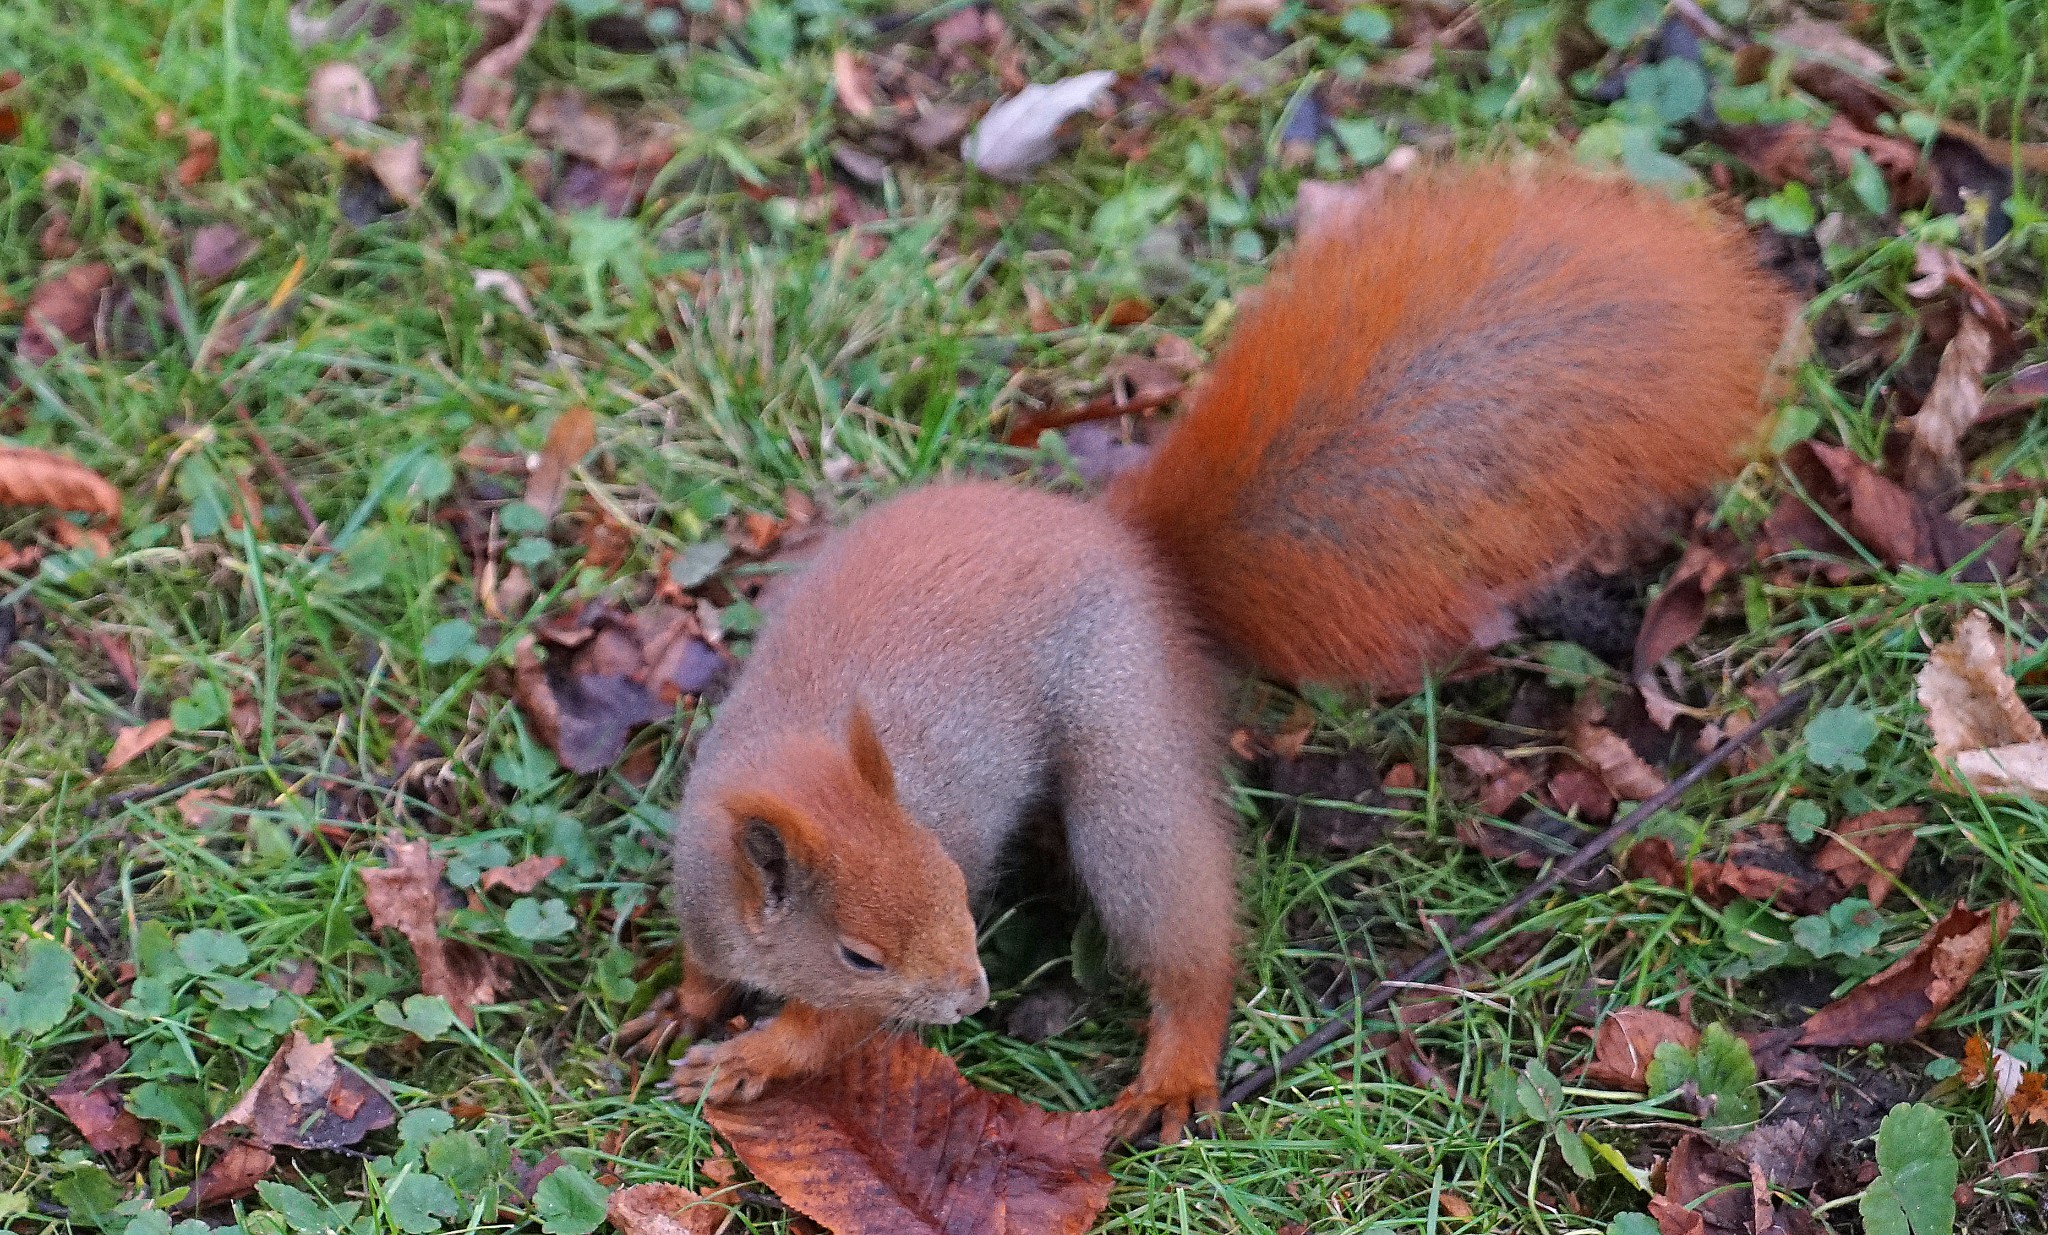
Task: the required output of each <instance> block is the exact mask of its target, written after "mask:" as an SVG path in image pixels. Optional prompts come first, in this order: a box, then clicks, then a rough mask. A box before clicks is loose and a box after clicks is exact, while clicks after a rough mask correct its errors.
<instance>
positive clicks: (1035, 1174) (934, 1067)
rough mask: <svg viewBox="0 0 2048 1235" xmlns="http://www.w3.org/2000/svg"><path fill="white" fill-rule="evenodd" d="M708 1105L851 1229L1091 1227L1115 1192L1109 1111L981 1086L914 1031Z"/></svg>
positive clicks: (783, 1180) (995, 1233) (998, 1233)
mask: <svg viewBox="0 0 2048 1235" xmlns="http://www.w3.org/2000/svg"><path fill="white" fill-rule="evenodd" d="M705 1115H706V1116H707V1117H708V1118H709V1119H710V1120H711V1125H712V1126H713V1127H715V1128H717V1129H718V1131H719V1132H720V1133H721V1134H723V1135H724V1137H725V1139H726V1140H728V1141H730V1142H732V1147H733V1149H734V1150H735V1151H736V1152H737V1153H738V1154H739V1156H740V1160H741V1161H742V1162H745V1163H746V1164H747V1168H748V1169H749V1170H751V1171H752V1172H753V1173H754V1176H755V1177H756V1178H757V1179H759V1180H760V1181H761V1182H762V1183H765V1184H767V1185H768V1186H769V1187H771V1188H773V1189H774V1190H775V1192H776V1195H778V1196H780V1197H781V1198H782V1199H783V1200H784V1201H785V1202H787V1203H788V1204H789V1205H790V1206H791V1207H792V1208H794V1209H796V1210H799V1211H801V1212H802V1213H804V1214H807V1215H809V1216H810V1217H812V1218H814V1219H816V1220H817V1221H819V1222H822V1223H824V1224H825V1225H826V1226H827V1227H830V1228H831V1229H832V1230H833V1231H835V1232H837V1233H838V1235H869V1233H874V1235H879V1233H881V1232H888V1233H889V1235H940V1233H941V1232H943V1233H944V1235H1063V1233H1064V1235H1080V1233H1081V1232H1082V1231H1085V1230H1087V1229H1088V1225H1089V1224H1090V1223H1091V1222H1093V1221H1094V1220H1095V1215H1096V1214H1098V1213H1100V1212H1102V1207H1103V1205H1104V1204H1105V1203H1106V1202H1107V1201H1108V1200H1109V1185H1110V1181H1109V1173H1108V1172H1107V1171H1105V1170H1104V1169H1103V1167H1102V1155H1103V1152H1104V1151H1105V1150H1106V1149H1107V1148H1108V1147H1109V1140H1110V1116H1109V1112H1107V1111H1089V1112H1084V1113H1082V1114H1077V1115H1068V1114H1059V1113H1056V1112H1052V1111H1045V1110H1041V1109H1039V1108H1038V1107H1035V1106H1033V1105H1031V1104H1030V1103H1028V1102H1025V1101H1023V1100H1021V1099H1019V1098H1014V1097H1011V1096H1009V1095H1007V1094H994V1093H988V1092H986V1091H984V1090H980V1089H976V1088H975V1087H974V1086H972V1085H970V1084H968V1083H967V1079H966V1078H965V1077H963V1076H961V1075H960V1072H959V1069H957V1068H955V1067H954V1066H953V1061H952V1060H950V1059H948V1058H947V1057H946V1056H944V1055H942V1054H940V1053H939V1052H937V1051H935V1050H932V1049H930V1048H929V1047H926V1046H924V1045H922V1044H921V1043H919V1042H918V1041H917V1040H916V1039H914V1038H909V1037H905V1036H903V1035H900V1034H889V1035H884V1036H882V1037H879V1038H876V1039H874V1040H873V1041H870V1042H869V1043H867V1044H866V1045H865V1046H863V1047H862V1048H861V1049H860V1050H859V1051H857V1052H855V1053H854V1054H853V1055H851V1056H849V1057H848V1058H847V1059H845V1060H844V1061H843V1062H842V1063H841V1064H840V1065H839V1067H838V1068H837V1069H836V1070H834V1071H833V1072H831V1073H830V1074H828V1075H826V1076H822V1077H819V1078H816V1079H814V1080H813V1081H811V1082H809V1083H806V1084H803V1085H792V1086H786V1087H783V1088H779V1089H771V1090H770V1091H769V1092H768V1094H767V1095H766V1096H764V1097H762V1098H760V1099H757V1100H756V1101H754V1102H750V1103H746V1104H744V1105H738V1106H729V1107H711V1108H708V1109H707V1110H706V1111H705Z"/></svg>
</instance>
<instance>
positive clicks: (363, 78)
mask: <svg viewBox="0 0 2048 1235" xmlns="http://www.w3.org/2000/svg"><path fill="white" fill-rule="evenodd" d="M379 111H380V109H379V108H378V106H377V89H376V87H374V86H372V85H371V84H370V79H369V77H368V76H367V75H365V74H364V72H363V71H362V70H361V69H359V68H357V67H356V66H355V65H353V64H350V63H349V62H348V61H346V60H330V61H328V62H327V63H326V64H323V65H321V66H320V67H319V68H317V69H314V70H313V75H312V77H310V78H308V79H307V81H306V127H307V128H309V129H311V130H313V131H314V132H315V133H318V134H319V135H320V136H322V137H348V136H351V135H352V134H354V133H355V132H356V131H357V130H358V129H359V128H360V127H361V126H363V125H366V124H374V123H376V120H377V116H378V113H379Z"/></svg>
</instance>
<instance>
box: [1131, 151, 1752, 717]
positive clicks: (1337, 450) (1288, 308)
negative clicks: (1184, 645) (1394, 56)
mask: <svg viewBox="0 0 2048 1235" xmlns="http://www.w3.org/2000/svg"><path fill="white" fill-rule="evenodd" d="M1786 307H1787V300H1786V298H1785V296H1784V295H1783V293H1782V292H1781V291H1780V290H1779V289H1778V288H1777V287H1776V286H1775V285H1774V284H1773V282H1772V281H1771V280H1770V279H1769V278H1768V276H1766V275H1765V274H1764V273H1763V272H1762V271H1761V270H1760V269H1759V267H1758V265H1757V262H1756V260H1755V259H1754V257H1753V255H1752V253H1751V249H1750V241H1749V239H1748V237H1747V236H1745V235H1744V234H1743V233H1742V231H1741V230H1740V229H1738V228H1735V227H1731V226H1728V225H1726V224H1723V223H1721V222H1719V221H1718V220H1716V219H1714V218H1713V217H1712V216H1711V215H1710V214H1709V213H1708V212H1707V211H1706V210H1705V209H1704V208H1703V207H1700V206H1697V205H1686V204H1681V203H1676V202H1673V201H1670V200H1668V199H1666V198H1665V197H1663V196H1662V195H1660V194H1657V193H1655V192H1653V191H1648V190H1643V189H1638V188H1635V187H1633V186H1630V185H1628V184H1625V183H1619V182H1614V181H1609V180H1605V179H1598V178H1594V177H1592V176H1590V175H1586V174H1582V173H1578V172H1574V171H1570V170H1563V169H1557V168H1549V169H1543V170H1539V171H1535V172H1519V171H1516V170H1512V169H1509V168H1506V167H1481V168H1464V169H1444V170H1437V171H1431V172H1426V173H1423V174H1420V175H1416V176H1412V177H1409V178H1405V179H1404V180H1401V181H1397V182H1396V183H1395V184H1394V185H1393V186H1392V187H1390V188H1389V189H1388V191H1387V193H1386V195H1385V196H1384V197H1383V198H1382V199H1380V200H1379V201H1377V202H1375V203H1374V204H1372V205H1370V206H1368V207H1364V208H1362V209H1360V210H1358V211H1356V212H1354V213H1353V214H1351V215H1350V216H1348V217H1346V219H1345V220H1344V221H1343V222H1342V223H1339V224H1334V225H1330V226H1326V227H1324V228H1322V229H1320V230H1319V231H1318V232H1317V233H1315V234H1313V235H1311V236H1309V237H1307V238H1305V239H1303V240H1302V241H1301V243H1300V245H1299V247H1298V249H1297V250H1296V252H1295V254H1294V255H1293V257H1292V260H1290V261H1288V262H1287V263H1285V266H1284V268H1283V269H1282V270H1281V271H1280V272H1279V273H1278V274H1277V275H1276V276H1275V277H1274V278H1273V279H1272V280H1271V281H1270V282H1269V283H1268V284H1267V285H1266V286H1265V287H1263V288H1261V289H1259V290H1258V291H1257V292H1256V293H1254V294H1253V296H1252V298H1251V302H1250V305H1249V307H1248V308H1246V309H1245V310H1244V311H1243V313H1242V314H1241V316H1240V320H1239V322H1238V324H1237V326H1236V328H1235V330H1234V332H1233V334H1232V336H1231V338H1230V339H1229V341H1228V343H1227V344H1226V345H1225V346H1224V347H1223V349H1222V351H1221V353H1220V354H1219V355H1218V357H1217V358H1216V362H1215V365H1214V367H1213V369H1212V371H1211V372H1210V374H1209V375H1208V377H1207V379H1206V380H1205V382H1204V384H1203V385H1202V386H1201V387H1200V388H1199V389H1198V390H1197V391H1196V393H1195V395H1194V399H1193V403H1192V406H1191V407H1190V408H1189V410H1188V411H1187V412H1186V413H1185V414H1184V415H1183V416H1182V417H1181V418H1180V420H1179V422H1178V423H1177V424H1176V425H1174V426H1173V428H1172V429H1171V430H1170V431H1169V432H1168V434H1167V436H1166V438H1165V440H1164V441H1163V442H1162V443H1161V444H1160V446H1159V448H1158V449H1157V451H1156V452H1155V453H1154V454H1153V456H1152V458H1151V459H1150V460H1149V461H1148V462H1147V463H1146V464H1145V465H1144V466H1143V467H1141V468H1139V469H1137V470H1136V471H1135V472H1133V473H1130V474H1127V475H1126V476H1124V477H1122V478H1121V479H1120V480H1119V481H1118V482H1117V484H1116V485H1115V486H1114V487H1113V488H1112V490H1111V492H1110V496H1109V500H1110V502H1111V504H1112V505H1113V506H1114V507H1115V508H1116V509H1117V510H1118V511H1119V513H1121V514H1122V515H1123V516H1124V517H1125V518H1126V519H1127V520H1129V521H1131V522H1132V523H1134V524H1135V525H1136V526H1137V527H1138V528H1139V529H1140V530H1141V531H1142V532H1143V533H1144V534H1145V535H1146V536H1147V537H1148V538H1149V539H1150V540H1151V542H1152V543H1153V545H1154V547H1155V549H1156V550H1157V552H1158V553H1159V554H1160V555H1161V557H1162V558H1163V559H1164V560H1165V562H1166V563H1167V564H1168V566H1169V567H1170V569H1171V570H1172V571H1173V572H1174V573H1175V574H1176V575H1177V576H1178V577H1179V579H1180V580H1181V581H1182V583H1183V584H1184V585H1185V586H1186V587H1187V588H1188V589H1189V591H1190V593H1191V597H1192V600H1193V602H1194V604H1195V605H1196V607H1197V609H1198V611H1199V613H1200V614H1201V616H1202V618H1203V619H1204V621H1205V622H1206V624H1207V625H1208V627H1209V629H1210V630H1211V631H1213V632H1214V633H1215V634H1216V635H1217V636H1218V637H1219V638H1220V639H1222V641H1223V642H1224V643H1225V644H1226V645H1228V646H1229V647H1231V648H1232V649H1234V650H1235V651H1236V652H1237V653H1239V654H1241V655H1243V656H1245V657H1246V658H1248V659H1249V660H1251V661H1252V662H1253V663H1255V664H1256V665H1257V666H1258V667H1259V668H1261V669H1263V670H1265V671H1266V672H1268V673H1271V674H1273V675H1275V676H1278V677H1281V678H1285V679H1289V680H1295V681H1303V680H1321V681H1348V682H1364V683H1372V684H1380V685H1388V684H1393V683H1401V682H1408V681H1411V680H1413V679H1414V677H1415V676H1416V675H1417V673H1418V671H1419V669H1420V668H1422V667H1424V666H1425V665H1438V664H1440V662H1441V661H1443V660H1444V659H1446V658H1448V657H1451V656H1453V655H1455V654H1456V653H1457V652H1458V651H1459V650H1460V649H1461V648H1463V647H1464V646H1466V645H1467V644H1468V643H1469V641H1470V637H1471V634H1472V632H1473V631H1474V630H1475V629H1479V628H1480V627H1482V626H1483V625H1485V624H1486V622H1487V619H1488V617H1489V615H1492V614H1496V613H1498V612H1500V611H1501V610H1502V609H1503V608H1504V607H1505V606H1509V605H1513V604H1517V603H1520V602H1521V601H1523V600H1525V599H1527V598H1528V594H1529V593H1530V592H1531V591H1532V590H1534V589H1535V588H1537V587H1539V586H1541V585H1542V584H1543V583H1544V582H1545V581H1546V580H1548V579H1549V578H1551V577H1553V576H1554V574H1555V572H1556V571H1557V570H1559V569H1560V568H1562V567H1564V566H1567V565H1568V564H1569V563H1570V562H1571V561H1572V560H1573V559H1574V557H1575V556H1576V555H1578V554H1579V553H1582V552H1583V551H1584V550H1585V549H1586V548H1587V547H1588V546H1590V545H1593V544H1596V543H1600V542H1602V541H1606V540H1609V539H1611V538H1612V537H1614V536H1617V535H1623V534H1626V533H1627V532H1628V531H1629V530H1630V529H1631V528H1632V527H1635V526H1637V525H1639V524H1641V523H1642V521H1643V520H1645V519H1646V518H1649V517H1651V516H1653V515H1655V514H1658V513H1661V512H1663V511H1667V510H1669V509H1671V508H1672V506H1673V505H1674V504H1676V503H1683V502H1691V501H1693V500H1696V499H1697V498H1698V497H1700V496H1702V495H1703V494H1704V493H1705V492H1706V491H1707V489H1708V488H1709V487H1710V486H1711V485H1712V484H1714V483H1715V482H1716V481H1718V480H1721V479H1724V478H1726V477H1727V476H1729V475H1731V474H1732V473H1733V472H1735V471H1736V470H1738V468H1739V466H1740V463H1741V452H1742V449H1743V447H1744V446H1745V445H1746V444H1748V443H1749V442H1751V441H1753V440H1754V438H1755V436H1756V431H1757V428H1758V426H1759V424H1760V422H1761V420H1762V419H1763V414H1764V409H1763V408H1762V406H1761V399H1760V395H1761V390H1762V386H1763V383H1764V380H1765V374H1766V370H1767V368H1768V366H1769V364H1770V360H1771V357H1772V355H1773V354H1774V352H1775V350H1776V348H1777V344H1778V342H1779V340H1780V338H1781V336H1782V332H1783V328H1784V325H1785V311H1786Z"/></svg>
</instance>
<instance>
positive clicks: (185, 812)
mask: <svg viewBox="0 0 2048 1235" xmlns="http://www.w3.org/2000/svg"><path fill="white" fill-rule="evenodd" d="M233 801H234V795H233V794H231V793H229V792H228V791H227V790H225V789H190V790H187V791H186V792H185V793H183V794H181V795H179V797H178V818H180V819H183V820H184V821H185V826H186V827H188V828H197V827H204V826H205V825H206V824H208V823H210V822H212V820H213V818H214V816H216V815H219V814H223V813H225V812H224V810H223V808H224V807H226V806H227V805H228V804H229V803H231V802H233Z"/></svg>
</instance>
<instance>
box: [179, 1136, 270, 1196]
mask: <svg viewBox="0 0 2048 1235" xmlns="http://www.w3.org/2000/svg"><path fill="white" fill-rule="evenodd" d="M276 1165H277V1156H276V1155H275V1154H273V1153H271V1152H270V1151H269V1150H268V1149H265V1148H263V1147H262V1146H261V1145H252V1144H250V1143H248V1142H247V1141H236V1142H235V1143H233V1144H231V1145H229V1146H228V1147H227V1148H226V1149H224V1150H222V1151H221V1153H220V1155H219V1156H218V1157H216V1158H215V1159H214V1160H213V1161H211V1162H209V1163H207V1164H206V1169H205V1170H203V1171H201V1172H200V1173H199V1178H197V1179H195V1180H193V1181H192V1190H191V1191H190V1192H188V1193H186V1194H185V1200H184V1207H185V1208H187V1209H205V1208H207V1207H209V1206H213V1205H225V1204H226V1203H228V1202H229V1201H232V1200H235V1199H237V1198H239V1197H244V1196H247V1195H249V1194H250V1193H251V1192H254V1191H255V1190H256V1184H257V1182H258V1181H259V1180H261V1179H262V1178H263V1177H264V1176H265V1175H268V1174H269V1173H270V1168H271V1167H273V1166H276Z"/></svg>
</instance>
